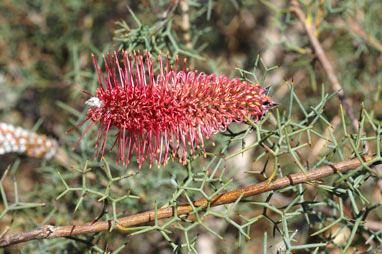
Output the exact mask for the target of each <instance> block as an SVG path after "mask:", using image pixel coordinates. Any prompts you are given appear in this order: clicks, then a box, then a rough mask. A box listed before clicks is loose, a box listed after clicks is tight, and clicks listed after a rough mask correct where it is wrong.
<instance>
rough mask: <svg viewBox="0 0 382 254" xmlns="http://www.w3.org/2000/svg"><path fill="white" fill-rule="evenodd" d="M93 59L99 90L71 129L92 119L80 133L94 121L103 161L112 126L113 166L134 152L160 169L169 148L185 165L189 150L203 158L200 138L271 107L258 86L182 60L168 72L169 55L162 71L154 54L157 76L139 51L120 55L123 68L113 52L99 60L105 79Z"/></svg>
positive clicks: (269, 101)
mask: <svg viewBox="0 0 382 254" xmlns="http://www.w3.org/2000/svg"><path fill="white" fill-rule="evenodd" d="M92 57H93V60H94V65H95V68H96V70H97V75H98V79H99V83H100V87H99V88H97V90H96V94H95V96H94V97H92V98H91V99H89V100H88V101H87V102H86V104H88V105H89V106H90V109H89V111H88V113H87V119H85V120H84V121H82V122H81V123H80V124H79V125H77V126H76V127H74V128H73V129H76V128H78V127H79V126H80V125H82V124H83V123H84V122H86V121H87V120H91V121H92V123H91V124H90V125H89V126H88V128H87V129H86V130H85V132H84V133H83V135H84V134H85V133H86V132H87V131H88V130H89V128H90V127H91V125H93V123H98V124H99V125H100V126H99V133H98V137H97V143H96V148H97V152H96V157H97V156H98V153H99V151H101V158H102V157H103V155H104V151H105V146H106V141H107V137H108V134H109V130H110V128H111V127H114V128H117V129H118V130H119V133H118V134H117V137H116V140H115V142H114V145H113V148H114V147H115V146H116V147H117V153H118V156H117V163H118V162H119V161H121V162H122V163H123V164H125V165H127V164H128V163H129V161H130V159H131V157H132V155H133V154H134V153H135V155H136V157H137V162H138V164H139V166H141V165H142V163H143V162H144V160H145V159H146V158H147V157H148V158H149V161H150V167H151V166H152V164H153V161H154V160H156V161H157V163H158V165H159V166H160V165H161V164H162V163H163V164H166V163H167V161H168V158H169V152H170V147H171V149H172V156H173V159H174V158H175V156H176V154H178V157H179V160H180V161H181V162H183V163H186V159H187V149H188V147H191V150H192V154H193V155H194V156H195V150H196V149H197V148H200V147H201V148H202V149H203V152H204V155H206V152H205V144H204V138H206V139H211V140H212V143H213V139H212V134H215V133H217V132H220V131H225V130H226V128H227V126H228V125H229V124H231V123H232V122H243V121H245V116H248V117H251V118H252V119H253V120H254V121H257V120H259V118H261V117H262V116H263V115H264V114H265V113H266V112H267V110H269V109H270V108H272V107H274V105H275V104H274V103H273V102H272V101H271V100H270V99H269V97H268V96H267V91H266V89H264V88H261V87H260V86H259V85H256V84H250V83H247V82H242V81H240V80H239V79H232V80H230V79H229V78H228V77H226V76H224V75H221V76H216V75H215V74H211V75H207V74H205V73H203V72H201V73H198V72H197V71H189V70H188V69H186V60H184V64H183V69H182V70H181V71H177V65H178V57H177V58H176V64H175V67H173V66H170V68H169V65H168V57H169V54H168V53H167V56H166V64H165V67H164V66H163V63H162V56H161V53H159V69H160V70H159V75H157V76H155V75H154V71H153V69H154V68H153V63H152V59H151V55H150V54H149V53H146V57H145V61H144V59H143V57H142V56H141V54H140V53H139V52H138V54H136V53H135V52H134V54H133V56H132V55H131V54H128V53H126V52H123V65H122V64H121V65H120V62H119V59H118V57H117V54H116V53H114V55H112V56H110V54H108V56H107V59H106V57H104V58H103V60H104V62H105V68H106V76H105V75H104V73H103V72H102V70H101V69H100V68H99V67H98V65H97V62H96V60H95V57H94V55H93V56H92ZM145 64H146V65H145ZM117 73H118V74H117ZM84 93H86V94H88V95H90V96H93V95H91V94H90V93H87V92H84ZM73 129H71V130H69V131H67V132H70V131H72V130H73ZM83 135H82V136H81V138H80V139H79V140H78V142H77V144H78V143H79V141H80V140H81V139H82V137H83ZM77 144H76V146H77ZM213 144H214V143H213ZM76 146H75V147H76ZM75 147H74V148H75ZM113 148H112V149H113Z"/></svg>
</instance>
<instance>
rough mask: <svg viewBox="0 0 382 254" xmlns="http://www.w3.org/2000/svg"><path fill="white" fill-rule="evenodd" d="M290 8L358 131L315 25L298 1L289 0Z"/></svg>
mask: <svg viewBox="0 0 382 254" xmlns="http://www.w3.org/2000/svg"><path fill="white" fill-rule="evenodd" d="M291 10H292V11H293V12H294V13H295V14H296V16H297V18H298V19H299V20H300V22H301V23H302V24H303V25H304V28H305V31H306V33H307V34H308V36H309V40H310V43H311V44H312V47H313V49H314V52H315V54H316V56H317V58H318V59H319V60H320V62H321V64H322V67H323V68H324V70H325V72H326V75H327V76H328V79H329V81H330V83H331V84H332V90H333V91H337V92H338V97H339V99H340V101H341V103H342V105H343V106H344V108H345V111H346V114H347V115H348V116H349V118H350V120H351V121H352V124H353V127H354V129H355V130H356V131H358V120H357V118H356V117H355V115H354V113H353V109H352V108H351V106H350V103H349V101H348V100H347V99H346V97H345V93H344V90H343V89H342V86H341V85H340V82H339V81H338V79H337V77H336V75H335V74H334V70H333V67H332V65H331V64H330V62H329V60H328V58H327V57H326V55H325V52H324V50H323V48H322V46H321V43H320V42H319V41H318V39H317V37H316V34H315V30H316V29H315V27H314V25H313V23H312V21H311V20H309V19H307V18H306V16H305V13H304V12H303V11H302V10H301V8H300V6H299V3H298V1H297V0H291Z"/></svg>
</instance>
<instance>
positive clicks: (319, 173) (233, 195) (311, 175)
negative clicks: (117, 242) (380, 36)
mask: <svg viewBox="0 0 382 254" xmlns="http://www.w3.org/2000/svg"><path fill="white" fill-rule="evenodd" d="M374 158H375V157H374V156H371V155H367V156H364V157H363V158H362V159H363V160H364V161H365V162H370V161H372V160H373V159H374ZM360 165H362V164H361V162H360V161H359V160H358V159H357V158H356V159H351V160H347V161H341V162H338V163H335V164H333V165H327V166H322V167H320V168H317V169H314V170H309V171H307V172H306V173H296V174H292V175H288V176H285V177H282V178H279V179H276V180H274V181H272V182H268V181H265V182H261V183H258V184H254V185H251V186H248V187H246V188H243V189H239V190H234V191H229V192H226V193H223V194H220V195H217V196H215V197H214V198H212V199H211V200H207V199H201V200H198V201H195V202H194V203H193V204H194V206H195V207H207V205H210V206H218V205H223V204H228V203H233V202H235V201H236V200H237V199H238V198H239V197H241V196H242V198H246V197H250V196H253V195H257V194H260V193H264V192H268V191H271V190H278V189H282V188H285V187H288V186H290V185H296V184H300V183H307V182H311V181H314V180H317V179H320V178H323V177H325V176H329V175H333V174H336V173H338V172H341V173H343V172H346V171H348V170H351V169H354V168H357V167H359V166H360ZM192 211H193V209H192V207H191V205H189V204H183V205H180V206H178V207H177V214H178V215H181V214H188V213H190V212H192ZM173 216H174V207H169V208H162V209H158V210H157V218H158V219H165V218H170V217H173ZM153 220H155V211H154V210H151V211H147V212H144V213H140V214H135V215H130V216H126V217H123V218H120V219H118V221H119V223H120V226H122V227H131V226H136V225H139V224H142V223H146V222H150V221H153ZM111 224H112V222H111V221H110V220H109V221H100V222H95V223H93V224H91V223H87V224H84V225H70V226H51V225H45V226H43V227H41V228H39V229H35V230H33V231H30V232H23V233H17V234H12V235H6V236H4V237H2V238H0V247H6V246H9V245H12V244H16V243H21V242H26V241H30V240H36V239H52V238H58V237H67V236H74V235H80V234H88V233H96V232H101V231H107V230H110V228H111Z"/></svg>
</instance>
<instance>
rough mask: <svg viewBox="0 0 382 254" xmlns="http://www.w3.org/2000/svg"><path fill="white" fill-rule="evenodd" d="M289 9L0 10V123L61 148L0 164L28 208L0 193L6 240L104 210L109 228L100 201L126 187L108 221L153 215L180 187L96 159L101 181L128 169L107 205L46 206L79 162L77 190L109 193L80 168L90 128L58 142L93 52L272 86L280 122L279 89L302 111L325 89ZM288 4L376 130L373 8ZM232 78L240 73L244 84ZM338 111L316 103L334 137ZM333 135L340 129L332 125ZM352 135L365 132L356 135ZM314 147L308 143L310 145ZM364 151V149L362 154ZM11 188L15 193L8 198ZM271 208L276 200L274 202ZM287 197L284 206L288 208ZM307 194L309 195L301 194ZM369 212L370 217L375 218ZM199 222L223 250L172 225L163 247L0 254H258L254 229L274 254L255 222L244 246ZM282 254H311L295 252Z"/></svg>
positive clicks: (245, 2) (164, 174)
mask: <svg viewBox="0 0 382 254" xmlns="http://www.w3.org/2000/svg"><path fill="white" fill-rule="evenodd" d="M290 6H291V2H290V1H276V0H269V1H267V0H262V1H256V0H242V1H239V0H228V1H212V0H209V1H207V0H205V1H203V0H197V1H193V0H192V1H191V0H176V1H175V0H174V1H173V0H171V1H170V0H167V1H164V0H163V1H162V0H161V1H153V0H142V1H112V0H106V1H98V0H86V1H81V0H67V1H53V0H34V1H29V0H2V1H1V2H0V122H4V123H7V124H12V125H15V126H21V127H22V128H25V129H28V130H31V131H35V132H37V133H39V134H45V135H47V136H49V137H51V138H54V139H56V140H57V141H58V144H59V147H60V149H59V153H58V154H57V155H56V157H55V159H53V160H41V159H39V158H32V157H27V156H26V155H23V154H21V155H20V154H17V153H7V154H3V155H0V175H3V174H4V172H5V170H6V169H7V168H9V170H8V171H9V172H8V173H7V176H6V177H4V179H3V181H2V186H3V189H4V193H6V196H7V199H8V200H9V202H10V203H12V202H13V201H14V200H15V197H18V196H20V199H21V200H22V201H23V202H29V203H33V204H34V205H35V206H34V208H31V209H21V210H12V209H10V210H7V209H6V206H5V205H4V200H5V197H4V196H2V197H1V199H0V200H2V201H3V204H2V203H1V202H0V212H3V211H5V213H4V212H3V213H2V217H0V231H1V232H0V234H1V233H2V232H3V231H5V230H7V231H8V230H10V232H13V233H14V232H19V231H25V230H30V229H33V228H35V227H38V226H40V225H43V224H47V223H50V224H54V225H70V224H72V223H74V224H81V223H85V222H88V221H90V220H91V219H94V218H95V217H97V216H98V215H99V214H100V213H101V211H102V210H103V209H104V208H105V207H106V210H107V211H108V212H109V214H106V217H102V220H103V219H107V218H113V215H112V213H113V209H112V208H111V204H112V203H113V202H112V201H113V200H114V201H115V199H117V198H118V197H121V196H123V195H125V194H126V193H127V191H129V190H131V191H132V194H134V195H135V196H136V197H137V199H135V198H131V199H130V198H128V199H126V200H124V201H121V202H119V201H118V202H116V203H113V204H117V213H118V215H119V216H122V215H126V214H134V213H137V212H143V211H145V210H149V209H153V208H154V201H158V203H159V205H160V206H162V205H163V204H165V203H166V202H169V200H170V199H171V198H172V194H173V193H174V192H175V190H176V189H177V187H176V186H179V183H184V182H186V178H187V173H186V170H185V169H184V168H183V167H181V165H173V164H172V165H169V166H167V167H166V168H165V169H159V170H158V169H157V168H156V167H154V169H151V170H149V169H148V167H146V168H145V167H143V169H141V170H138V168H137V165H136V164H134V163H133V164H131V165H129V166H128V168H127V169H126V168H125V167H123V166H117V165H115V164H114V158H115V156H113V155H110V157H107V159H108V163H110V167H111V172H112V174H113V176H115V177H117V176H122V175H124V174H126V173H130V174H132V175H134V177H129V178H126V179H127V180H126V179H125V180H124V181H122V182H118V183H115V186H114V187H113V188H111V189H112V190H113V191H114V194H113V195H114V196H113V195H111V194H110V196H108V200H109V203H102V202H97V199H98V198H99V197H98V198H97V197H94V196H84V199H83V200H81V201H79V199H80V197H82V196H81V195H82V194H81V192H78V191H69V192H68V193H67V194H65V195H63V196H62V197H61V198H60V199H59V200H58V201H56V197H57V196H58V195H59V194H60V193H62V192H63V191H64V190H65V187H64V185H63V183H62V179H65V181H67V183H68V184H69V186H74V187H75V186H81V184H82V183H83V182H81V181H82V178H81V172H80V171H81V170H82V168H83V167H84V165H85V162H86V160H88V159H89V166H91V167H92V168H93V171H92V172H90V173H89V174H88V175H87V184H88V186H89V188H95V189H101V190H104V189H105V186H108V184H110V183H112V181H110V179H107V177H106V176H105V174H104V173H103V171H102V169H101V168H102V167H105V166H104V165H105V164H104V162H99V161H94V160H93V158H94V144H95V137H96V136H95V135H96V132H97V128H94V130H93V131H92V133H88V135H86V136H85V137H84V140H83V142H81V144H80V146H79V148H78V149H76V150H75V151H72V147H73V146H74V144H75V143H76V141H77V140H78V138H79V137H80V135H81V130H82V131H83V128H81V129H80V130H76V131H73V132H72V133H70V134H65V131H67V130H69V129H70V128H72V127H73V126H74V125H76V124H78V123H79V122H80V121H81V119H84V116H85V114H86V110H87V108H86V107H85V101H86V100H87V99H88V96H87V95H85V94H83V93H82V92H81V91H82V90H85V91H88V92H91V93H93V92H94V91H95V89H96V88H97V87H98V78H97V75H96V72H95V68H94V66H93V62H92V59H91V54H94V55H95V57H96V59H98V61H99V62H102V61H101V57H102V54H104V53H106V52H107V51H110V52H113V51H114V50H116V51H118V50H120V49H122V48H123V49H126V50H128V51H132V50H138V49H140V50H145V49H148V50H149V51H150V52H151V53H152V54H153V55H154V56H157V55H158V51H159V49H160V50H162V51H163V52H166V51H169V52H170V56H172V58H171V60H170V61H173V60H174V59H175V57H174V56H175V55H179V56H180V57H181V58H184V57H186V58H187V59H188V67H189V68H190V69H197V70H199V71H203V72H206V73H215V74H224V75H227V76H229V77H230V78H234V77H239V78H249V79H251V80H252V81H253V82H256V80H257V81H259V83H261V85H262V86H263V87H266V86H271V87H272V90H271V97H272V100H273V101H276V102H277V103H279V104H280V107H279V111H280V112H281V113H283V112H286V111H287V110H289V109H290V108H289V103H290V100H289V95H290V89H291V88H290V87H291V86H293V89H294V94H295V95H296V96H297V97H298V98H299V101H300V102H301V104H302V105H303V107H304V108H306V109H309V108H310V107H311V106H313V105H317V104H318V103H320V102H321V101H322V97H321V95H322V86H324V89H325V92H326V93H332V92H335V91H333V89H332V86H331V84H330V82H329V80H328V79H327V74H326V73H325V71H324V69H323V67H322V65H321V64H320V62H319V60H318V59H317V56H316V55H315V52H314V50H313V49H312V46H311V44H310V41H309V38H308V36H307V33H306V31H305V29H304V27H303V25H302V23H301V22H300V21H299V20H298V19H297V17H296V15H295V14H294V13H293V12H291V11H290ZM300 7H301V9H302V11H303V12H304V13H305V14H306V15H307V17H308V18H310V22H312V24H314V26H315V28H316V36H317V38H318V40H319V41H320V43H321V46H322V47H323V49H324V51H325V54H326V56H327V58H328V60H329V61H330V62H331V64H332V66H333V69H334V71H335V75H336V76H337V78H338V80H339V82H340V84H341V86H342V88H343V90H344V92H345V95H346V98H347V99H348V100H349V102H350V103H351V106H352V108H353V110H354V113H355V115H356V117H357V119H358V117H359V116H360V114H361V113H360V112H361V110H362V109H365V110H366V111H367V112H368V114H369V116H370V118H371V119H372V120H371V121H372V122H374V123H379V121H381V120H382V102H381V100H380V96H381V90H382V72H381V69H382V30H381V24H382V1H380V0H377V1H373V0H362V1H334V0H312V1H300ZM260 60H261V61H260ZM254 67H256V68H254ZM244 70H246V71H248V73H251V75H245V74H243V73H245V72H244ZM292 83H293V85H291V84H292ZM339 103H340V100H339V99H338V98H337V97H335V96H334V97H333V98H332V99H331V100H329V101H328V102H326V105H325V119H326V120H327V121H328V122H329V123H331V124H332V125H333V128H334V129H336V128H337V127H338V126H339V125H340V122H341V120H340V109H339ZM293 117H294V118H295V119H303V118H304V117H305V116H304V113H303V112H302V111H298V110H295V111H293ZM268 124H269V125H271V124H270V123H268ZM349 126H351V124H350V125H349ZM326 127H327V125H325V124H322V125H318V126H317V132H319V133H324V132H325V130H326ZM233 128H234V129H235V130H243V129H245V128H248V126H247V127H243V126H241V125H234V127H233ZM338 128H339V129H341V126H339V127H338ZM349 128H350V129H351V127H349ZM365 131H366V132H368V129H367V128H366V127H365ZM255 137H256V136H255V135H248V137H245V138H246V139H245V143H246V144H251V143H253V142H254V140H255ZM216 139H217V141H216V142H217V148H216V147H215V148H213V147H209V149H210V151H211V152H212V153H215V154H218V153H219V152H218V150H219V148H221V147H222V146H223V144H225V142H226V141H227V139H226V137H224V136H217V138H216ZM243 140H244V138H243ZM318 140H319V138H318V139H317V140H313V145H314V144H315V142H318ZM243 142H244V141H243ZM219 145H221V146H219ZM241 147H242V144H237V145H236V146H232V147H230V149H231V150H229V151H232V152H234V151H238V150H240V148H241ZM371 148H375V144H374V145H371ZM312 149H314V147H312ZM317 149H318V150H317ZM254 153H257V152H254ZM312 153H313V155H312ZM319 153H320V146H318V147H316V150H314V151H313V150H309V151H306V154H307V156H308V157H309V156H312V159H310V160H311V161H312V162H314V161H315V158H316V156H315V155H318V154H319ZM259 154H260V152H259ZM349 157H350V155H349ZM309 158H311V157H309ZM196 163H199V164H197V165H200V168H202V167H206V162H196ZM170 164H171V163H170ZM265 164H266V162H265V161H264V160H263V161H257V162H256V161H254V157H253V153H249V154H244V155H243V156H237V157H235V158H234V159H232V160H231V161H229V162H227V164H226V165H225V166H224V168H227V171H228V169H229V168H230V167H231V168H233V167H234V168H236V169H237V170H236V171H235V170H232V172H230V173H228V175H225V176H227V178H224V180H223V182H222V183H221V185H224V183H226V181H228V179H229V178H230V177H229V176H231V177H232V179H233V182H234V183H233V185H230V187H229V188H228V190H232V189H235V187H242V186H245V185H246V184H249V183H251V182H252V183H253V182H256V181H261V178H258V177H255V176H254V177H253V178H249V177H248V174H245V173H243V172H244V171H245V170H247V171H248V170H249V171H250V170H255V169H257V170H259V167H260V170H261V169H262V168H265V167H266V166H264V165H265ZM73 167H74V168H77V169H78V170H79V172H80V173H79V172H77V171H76V170H73ZM286 168H287V169H290V168H288V167H286ZM221 170H222V169H221V168H219V170H218V172H220V173H221V174H223V173H224V172H223V171H221ZM57 171H59V172H60V173H61V176H60V175H58V174H57ZM271 172H272V169H268V171H267V175H268V176H269V175H270V173H271ZM286 172H287V171H286ZM218 175H219V173H218ZM195 177H196V175H195ZM217 177H219V176H217ZM220 180H221V179H220ZM15 182H16V183H17V188H18V192H16V193H15V185H14V183H15ZM174 182H176V184H175V183H174ZM113 183H114V182H113ZM97 184H99V186H98V185H97ZM221 185H218V186H217V187H216V188H217V189H218V188H220V187H219V186H221ZM174 186H175V187H174ZM180 186H181V184H180ZM370 188H372V187H370ZM178 189H179V188H178ZM373 191H374V189H369V190H368V192H373ZM193 195H194V198H195V199H197V198H201V197H202V195H201V194H200V193H199V194H198V193H196V194H195V193H194V194H193ZM276 196H277V195H276ZM287 196H288V195H287ZM138 198H139V199H138ZM284 198H285V197H283V196H280V197H279V199H281V200H282V199H284ZM293 198H294V197H293V196H289V197H288V200H289V199H290V200H292V199H293ZM311 198H312V199H314V195H313V194H312V195H311ZM276 199H277V198H276ZM333 199H334V198H333ZM379 199H380V197H376V199H375V200H374V201H375V202H377V203H378V202H379ZM184 200H186V199H184ZM263 201H264V198H263ZM280 202H281V201H280ZM42 203H44V205H42ZM283 205H284V203H280V204H279V205H276V206H278V207H281V206H283ZM285 205H286V204H285ZM259 209H260V210H259ZM261 209H262V208H258V209H254V210H251V209H250V208H248V209H247V208H246V210H245V211H246V213H248V214H251V211H252V214H251V217H253V218H254V217H255V216H258V215H259V214H261V212H262V210H261ZM74 211H75V212H74ZM379 213H380V212H378V213H377V215H375V217H374V218H373V219H374V220H378V219H379V218H380V217H379ZM232 215H233V216H232V219H233V220H235V221H240V214H238V213H237V214H236V213H235V214H232ZM108 216H109V217H108ZM235 216H236V217H235ZM300 223H302V224H300ZM206 224H207V225H208V227H210V228H211V229H212V231H215V232H218V233H219V234H221V235H222V236H223V237H224V239H225V240H224V241H221V240H219V239H218V238H216V237H215V236H214V235H213V234H211V233H209V232H208V230H205V229H204V228H203V227H202V226H201V225H198V226H197V227H195V229H191V228H190V229H189V230H190V236H189V238H190V239H188V238H187V240H186V238H185V232H189V231H187V230H185V229H181V226H178V228H177V227H175V228H174V232H173V234H170V236H171V237H170V238H171V241H170V242H169V241H168V240H166V239H165V238H164V237H162V235H161V234H160V233H159V232H155V230H153V231H150V232H148V233H144V234H142V235H137V236H129V234H128V233H118V232H114V233H100V234H95V235H92V236H83V237H82V238H81V237H80V238H78V239H67V238H65V239H56V240H44V241H34V242H29V243H26V244H19V245H17V246H13V247H9V248H7V249H4V250H0V253H84V252H86V251H90V253H98V252H99V253H102V251H105V252H106V251H109V252H110V253H111V252H113V251H116V250H120V251H121V253H172V252H173V251H174V250H175V252H176V251H178V252H181V253H188V252H193V251H194V249H193V248H195V250H197V251H198V252H199V253H260V252H261V251H262V250H263V241H264V232H268V243H267V244H265V245H266V246H268V247H269V253H276V252H277V250H280V249H282V247H280V246H282V245H283V241H282V240H280V239H282V238H280V236H279V235H278V234H277V233H275V232H276V231H277V230H276V229H275V227H274V226H273V225H272V224H271V223H268V222H267V221H266V220H262V221H260V222H259V223H257V224H254V225H255V226H254V227H253V228H252V230H251V233H250V235H251V239H252V240H247V241H243V242H242V243H241V245H240V246H239V245H238V244H237V242H238V241H239V240H238V239H239V237H240V236H241V234H240V233H238V231H237V229H236V228H235V226H233V224H230V223H228V222H226V221H225V220H224V219H222V218H213V219H209V220H207V222H206ZM276 224H277V223H276ZM191 225H193V224H192V223H191ZM303 225H305V224H304V222H301V221H296V222H294V227H293V230H295V229H296V228H300V227H304V226H303ZM323 225H324V224H322V225H321V228H322V227H323ZM325 225H327V224H325ZM8 226H9V228H8ZM183 226H184V227H185V225H183ZM347 228H348V229H349V228H350V229H351V226H349V225H347ZM301 230H302V231H301ZM336 230H337V231H338V230H339V229H336ZM336 230H333V232H331V233H327V234H326V235H325V234H321V236H320V237H321V238H319V237H318V236H315V237H308V236H309V234H311V233H312V232H310V231H309V232H308V231H307V232H305V231H304V229H300V231H299V232H303V233H297V234H298V235H299V234H302V235H299V236H296V237H297V239H298V241H299V243H301V244H303V243H313V242H320V241H321V242H322V241H323V239H328V238H330V235H331V234H335V233H336V232H337V231H336ZM345 231H346V230H345ZM191 232H192V234H191ZM296 232H297V231H296ZM346 232H347V231H346ZM191 235H192V236H191ZM197 236H198V237H197ZM194 237H195V238H194ZM196 237H197V239H198V240H196ZM345 238H346V237H345ZM317 239H319V240H317ZM338 241H340V240H338ZM365 241H366V240H364V239H362V237H359V238H357V240H356V243H354V245H353V244H352V246H356V247H354V248H353V249H351V251H352V252H351V253H356V250H359V251H361V250H363V251H365V250H367V249H368V248H369V247H370V246H371V245H370V246H367V247H365V249H362V247H361V246H363V245H364V243H365ZM327 242H328V243H330V244H332V245H333V246H335V247H333V248H332V250H329V251H328V252H330V253H337V250H338V251H339V250H340V249H341V248H342V247H338V246H341V244H343V245H346V243H341V242H335V240H333V239H332V240H330V241H329V240H328V241H327ZM190 245H192V246H193V248H190ZM343 245H342V246H343ZM174 246H175V247H174ZM371 247H373V246H371ZM374 247H376V246H374ZM119 248H120V249H119ZM18 250H20V251H21V252H18ZM320 251H321V252H325V251H326V250H323V249H322V248H321V249H318V252H316V253H321V252H320ZM293 253H310V252H309V251H308V250H307V249H302V250H299V252H298V251H296V252H293ZM338 253H339V252H338ZM349 253H350V252H349ZM358 253H360V252H358Z"/></svg>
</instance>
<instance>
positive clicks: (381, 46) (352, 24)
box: [347, 18, 382, 53]
mask: <svg viewBox="0 0 382 254" xmlns="http://www.w3.org/2000/svg"><path fill="white" fill-rule="evenodd" d="M347 24H349V26H348V27H349V28H350V31H351V32H353V33H354V34H356V35H358V36H359V37H361V38H362V39H364V40H365V41H367V42H368V43H369V44H370V45H371V46H373V47H374V48H376V49H377V50H378V51H379V52H381V53H382V43H380V42H379V41H378V40H377V39H376V38H375V37H373V36H371V35H368V34H367V33H366V32H365V31H364V30H363V29H362V27H361V26H360V25H359V24H358V23H357V22H356V21H354V20H352V19H351V18H349V19H348V20H347Z"/></svg>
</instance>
